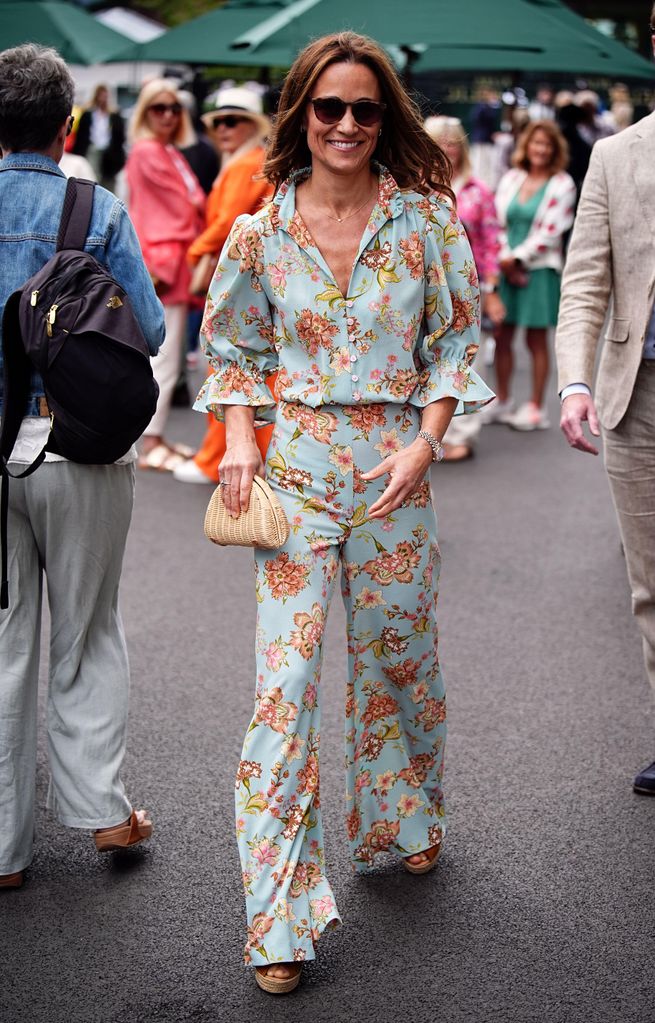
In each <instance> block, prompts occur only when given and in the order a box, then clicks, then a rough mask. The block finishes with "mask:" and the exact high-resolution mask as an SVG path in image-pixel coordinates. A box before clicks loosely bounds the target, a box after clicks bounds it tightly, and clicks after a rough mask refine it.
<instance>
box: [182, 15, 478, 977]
mask: <svg viewBox="0 0 655 1023" xmlns="http://www.w3.org/2000/svg"><path fill="white" fill-rule="evenodd" d="M435 169H436V170H435ZM264 170H265V173H266V174H267V176H268V178H269V180H271V182H272V183H273V184H274V186H275V187H276V189H277V193H276V195H275V197H274V199H273V201H272V202H271V203H270V204H269V205H268V206H266V207H264V209H262V210H261V211H260V212H258V213H256V214H255V215H254V216H246V217H241V218H239V220H238V221H237V222H236V223H235V226H234V229H233V231H232V233H231V235H230V238H229V239H228V241H227V243H226V246H225V249H224V250H223V254H222V256H221V259H220V261H219V265H218V268H217V270H216V274H215V277H214V280H213V282H212V285H211V287H210V292H209V297H208V300H207V307H206V310H205V318H204V323H203V336H204V341H205V346H206V351H207V353H208V355H209V357H210V360H211V364H212V367H213V369H214V371H215V372H214V374H213V375H212V376H211V377H210V378H209V380H208V381H207V383H206V384H205V385H204V387H203V389H202V390H201V392H200V395H199V397H198V400H197V402H196V408H198V409H199V410H201V411H206V410H211V411H214V413H215V414H216V415H218V416H224V417H225V423H226V433H227V452H226V455H225V457H224V459H223V461H222V463H221V480H222V483H223V485H224V498H225V503H226V505H227V507H228V509H229V511H230V512H231V514H233V515H235V516H238V515H239V513H240V511H241V510H242V509H245V508H247V506H248V499H249V494H250V489H251V484H252V478H253V476H254V475H255V474H259V475H265V476H266V478H267V480H268V481H269V483H270V484H271V486H272V487H273V488H274V490H275V491H276V493H277V495H278V497H279V498H280V500H281V502H282V504H283V506H284V508H285V510H286V514H287V517H288V519H289V522H290V524H291V533H290V536H289V540H288V541H287V543H286V544H285V545H284V547H282V548H281V549H280V550H278V551H267V550H257V551H256V552H255V561H256V572H257V582H256V589H257V600H258V605H259V615H258V624H257V641H256V646H257V691H256V702H255V710H254V715H253V718H252V721H251V723H250V726H249V728H248V731H247V734H246V739H245V743H244V749H243V754H242V760H241V763H240V766H239V771H238V776H237V788H236V810H237V832H238V839H239V849H240V853H241V861H242V868H243V881H244V887H245V892H246V903H247V913H248V940H247V944H246V961H247V962H248V963H252V964H253V965H255V966H256V967H257V970H256V979H257V982H258V983H259V985H260V986H261V987H263V988H264V989H265V990H267V991H271V992H273V993H280V992H283V991H289V990H291V989H292V988H294V987H295V986H296V985H297V983H298V980H299V976H300V968H301V963H302V962H303V961H305V960H309V959H313V958H314V956H315V948H316V943H317V941H318V938H319V936H320V935H321V933H322V932H323V931H324V930H325V929H326V928H328V927H332V926H335V925H336V924H338V923H339V913H338V911H337V907H336V905H335V900H334V896H333V894H332V890H331V888H330V884H329V882H328V879H327V877H326V873H325V853H324V843H323V831H322V823H321V803H320V797H319V730H320V698H319V687H320V671H321V644H322V637H323V630H324V625H325V619H326V614H327V608H328V605H329V602H330V598H331V596H332V593H333V591H334V587H335V582H336V578H337V573H338V569H339V567H341V590H342V596H343V600H344V603H345V606H346V613H347V623H348V654H349V684H348V692H347V704H346V750H347V769H346V771H347V798H348V806H347V818H346V827H347V833H348V838H349V841H350V846H351V851H352V858H353V862H354V865H355V867H356V868H357V869H358V870H367V869H369V868H370V867H371V865H372V864H373V861H374V858H375V856H376V855H377V854H378V853H381V852H391V853H395V854H396V855H397V856H399V857H401V858H402V860H403V862H404V864H405V865H406V866H407V868H408V869H410V870H412V871H413V872H421V873H422V872H424V871H426V870H428V869H430V868H431V867H432V866H433V865H434V863H435V862H436V859H437V855H438V853H439V850H440V848H441V842H442V837H443V834H444V830H445V816H444V802H443V795H442V790H441V776H442V766H443V752H444V741H445V717H446V708H445V701H444V688H443V681H442V677H441V672H440V669H439V661H438V656H437V622H436V598H437V579H438V572H439V550H438V546H437V537H436V521H435V516H434V511H433V509H432V505H431V499H430V487H429V482H428V477H427V473H428V469H429V467H430V463H431V461H432V460H433V458H434V457H435V456H436V455H438V453H439V452H440V448H441V445H440V441H441V438H442V436H443V433H444V431H445V429H446V427H447V425H448V422H449V420H450V418H451V416H452V415H453V413H469V412H475V411H477V410H478V409H479V408H481V407H482V406H483V405H484V404H486V402H488V401H489V400H490V399H491V398H492V392H491V391H489V389H488V388H487V387H486V386H485V384H484V383H483V382H482V381H481V380H480V379H479V377H478V376H477V375H476V374H475V373H474V371H473V370H472V369H471V360H472V358H473V355H474V353H475V351H476V348H477V345H478V334H479V330H478V304H479V294H478V281H477V274H476V270H475V264H474V262H473V259H472V256H471V250H470V248H469V244H468V242H467V240H466V235H465V232H464V230H463V228H462V226H461V224H460V222H459V220H458V219H457V216H456V214H455V212H454V210H453V206H452V204H451V205H448V204H447V202H445V201H444V200H443V199H442V198H441V197H440V196H441V195H444V196H447V197H449V198H450V200H452V192H451V190H450V188H449V185H448V179H449V165H448V162H447V160H446V159H445V157H444V155H443V153H442V152H441V150H440V149H439V147H438V146H437V145H436V143H434V142H432V140H431V139H430V138H429V136H428V135H427V134H426V133H425V132H424V131H423V128H422V125H421V121H420V116H419V113H418V110H417V109H416V108H415V107H414V105H413V104H412V103H411V101H410V100H409V99H408V97H407V95H406V93H405V91H404V90H403V87H402V85H401V84H400V82H399V80H398V77H397V75H396V73H395V71H394V69H393V66H392V65H391V63H390V61H389V59H388V58H387V56H386V55H385V54H384V52H383V51H382V50H381V49H380V48H379V47H378V46H377V45H376V44H374V43H373V42H372V41H371V40H369V39H367V38H365V37H363V36H358V35H355V34H354V33H350V32H346V33H342V34H339V35H334V36H328V37H325V38H323V39H319V40H317V41H316V42H314V43H311V44H310V45H309V46H308V47H307V48H306V49H305V50H304V51H303V52H302V53H301V54H300V56H299V57H298V58H297V60H296V63H295V64H294V66H293V67H292V69H291V71H290V72H289V75H288V77H287V79H286V83H285V85H284V88H283V91H282V96H281V100H280V106H279V112H278V117H277V120H276V126H275V130H274V132H273V136H272V139H271V146H270V149H269V154H268V159H267V163H266V165H265V168H264ZM278 367H279V377H278V392H279V395H280V401H279V405H278V406H276V404H275V399H274V397H273V395H272V394H271V393H270V392H269V391H268V390H267V388H266V385H265V378H266V376H267V375H268V374H270V372H271V371H272V370H273V369H275V368H278ZM267 419H268V420H269V421H270V420H274V421H275V429H274V432H273V438H272V442H271V446H270V448H269V451H268V457H267V461H266V465H265V466H264V464H263V462H262V460H261V457H260V454H259V451H258V448H257V445H256V443H255V438H254V427H255V421H256V420H258V421H266V420H267Z"/></svg>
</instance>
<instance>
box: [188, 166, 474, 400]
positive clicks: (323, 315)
mask: <svg viewBox="0 0 655 1023" xmlns="http://www.w3.org/2000/svg"><path fill="white" fill-rule="evenodd" d="M309 173H310V172H309V171H308V170H306V171H303V172H299V174H296V175H294V176H293V177H292V178H291V179H289V180H288V181H287V182H285V183H284V184H283V185H282V186H281V188H280V190H279V191H278V193H277V195H276V196H275V198H274V199H273V201H272V202H270V203H269V204H268V205H267V206H265V207H264V208H263V209H262V210H260V211H258V212H257V213H256V214H254V215H253V216H242V217H239V218H238V219H237V220H236V221H235V224H234V227H233V229H232V232H231V234H230V237H229V238H228V240H227V242H226V244H225V247H224V249H223V252H222V254H221V258H220V260H219V264H218V266H217V268H216V273H215V275H214V279H213V281H212V283H211V286H210V289H209V295H208V297H207V304H206V307H205V315H204V320H203V325H202V336H203V346H204V348H205V351H206V353H207V355H208V357H209V359H210V362H211V365H212V368H213V370H214V373H212V375H211V376H210V377H209V379H208V380H207V381H206V382H205V384H204V385H203V387H202V389H201V391H200V394H199V395H198V398H197V400H196V403H195V405H194V408H196V409H197V410H199V411H203V412H204V411H212V412H214V414H215V415H216V416H217V417H218V418H220V417H221V415H222V408H221V406H223V405H249V406H254V407H256V408H257V415H258V418H260V419H264V420H266V419H268V420H271V419H274V417H275V398H274V396H273V394H272V393H271V392H270V390H269V389H268V387H267V386H266V382H265V378H266V376H268V375H269V374H270V373H271V372H272V371H274V370H275V369H277V368H278V367H279V376H278V382H277V390H278V392H279V394H280V396H281V397H282V398H283V399H284V401H287V402H300V403H303V404H305V405H308V406H310V407H312V408H316V407H318V406H320V405H324V404H329V403H338V404H343V405H353V404H357V403H358V402H361V403H367V402H395V403H404V402H410V403H411V404H413V405H418V406H423V405H426V404H428V403H430V402H433V401H436V400H438V399H439V398H443V397H448V396H451V397H456V398H459V399H461V400H460V402H459V404H458V406H457V411H458V412H460V413H461V412H476V411H477V410H478V409H479V408H481V407H482V406H483V405H485V404H486V403H487V402H488V401H490V400H491V399H492V397H493V392H492V391H490V390H489V388H488V387H487V386H486V385H485V384H484V383H483V381H482V380H481V379H480V377H479V376H478V375H477V373H476V372H475V371H474V370H473V369H472V367H471V362H472V360H473V357H474V355H475V352H476V351H477V348H478V343H479V291H478V277H477V273H476V269H475V263H474V262H473V256H472V253H471V249H470V246H469V243H468V240H467V238H466V233H465V231H464V229H463V227H462V225H461V223H460V221H459V220H458V218H457V215H456V213H455V212H454V211H452V210H451V209H450V208H449V207H448V205H447V204H446V203H445V202H442V201H441V200H440V199H438V198H436V197H435V196H433V195H431V196H427V197H426V196H422V195H419V194H417V193H416V192H412V191H401V190H400V189H399V188H398V185H397V184H396V182H395V181H394V179H393V178H392V177H391V175H390V174H389V173H388V172H387V171H386V170H385V169H384V168H380V184H379V192H378V201H377V203H376V205H375V206H374V208H373V211H372V213H371V217H370V219H369V221H368V224H367V225H366V227H365V229H364V234H363V236H362V240H361V242H360V245H359V251H358V255H357V258H356V260H355V263H354V265H353V270H352V275H351V279H350V286H349V288H348V294H347V295H346V296H343V295H342V294H341V292H340V291H339V288H338V287H337V284H336V282H335V280H334V277H333V275H332V273H331V272H330V269H329V268H328V266H327V265H326V263H325V260H324V259H323V257H322V255H321V253H320V252H319V250H318V248H317V247H316V245H315V243H314V241H313V239H312V237H311V235H310V233H309V231H308V230H307V227H306V225H305V224H304V222H303V220H302V218H301V217H300V214H299V213H298V212H297V210H296V208H295V183H296V181H297V180H298V179H299V177H300V175H307V174H309Z"/></svg>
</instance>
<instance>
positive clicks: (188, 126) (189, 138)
mask: <svg viewBox="0 0 655 1023" xmlns="http://www.w3.org/2000/svg"><path fill="white" fill-rule="evenodd" d="M194 113H195V101H194V98H193V96H191V94H190V93H188V92H185V91H184V90H182V89H181V88H180V87H179V86H178V85H177V84H176V83H175V82H173V81H170V80H163V79H159V80H154V81H149V82H147V83H146V85H145V86H144V87H143V90H142V92H141V94H140V96H139V98H138V100H137V103H136V106H135V108H134V110H133V112H132V114H131V117H130V123H129V129H128V138H129V142H130V150H129V158H128V159H127V165H126V167H125V172H124V179H125V180H124V184H123V185H122V186H121V187H119V189H118V191H119V192H121V193H122V194H124V195H125V198H126V200H127V202H128V208H129V210H130V214H131V216H132V220H133V222H134V224H135V226H136V229H137V234H138V236H139V240H140V242H141V246H142V249H143V252H144V258H145V260H146V265H147V266H148V269H149V270H150V272H151V275H152V276H153V279H154V280H155V287H156V290H157V293H158V294H159V296H160V298H161V300H162V303H163V305H164V307H165V310H166V324H167V345H166V348H165V349H162V352H161V354H160V355H159V356H158V357H157V359H156V360H155V361H154V363H153V365H154V368H155V375H156V378H157V381H158V383H159V387H160V402H159V406H158V408H157V413H156V415H155V417H154V419H153V422H152V423H151V425H150V427H149V428H148V431H147V432H146V434H145V436H144V440H143V443H142V450H141V456H140V459H139V462H138V465H139V467H140V468H147V469H155V470H158V471H163V472H170V473H172V475H173V478H174V479H176V480H178V481H179V482H182V483H201V484H212V483H213V484H216V483H217V482H218V481H219V465H220V462H221V460H222V458H223V456H224V454H225V428H224V426H223V424H222V423H220V422H218V421H217V420H216V418H215V416H213V415H211V414H210V415H208V422H207V433H206V435H205V437H204V439H203V441H202V443H201V446H200V448H199V449H198V450H197V451H195V452H194V451H192V450H191V449H190V448H189V447H188V446H187V445H184V444H180V443H177V442H169V441H168V440H166V439H165V438H164V434H163V431H164V426H165V423H166V419H167V415H168V411H169V409H170V407H171V402H172V400H173V398H174V395H175V394H176V387H177V386H178V384H180V382H182V384H184V376H185V373H184V361H185V356H186V357H187V359H188V364H189V366H191V367H195V366H196V365H197V355H196V354H195V347H196V341H197V330H198V327H199V321H200V312H201V309H202V306H203V305H204V300H205V296H206V294H207V291H208V288H209V283H210V280H211V276H212V274H213V271H214V269H215V266H216V264H217V262H218V256H219V254H220V252H221V249H222V247H223V245H224V243H225V241H226V240H227V237H228V234H229V231H230V228H231V226H232V224H233V223H234V221H235V219H236V218H237V217H238V216H240V215H243V214H250V215H252V214H254V213H255V212H256V211H257V209H259V208H260V206H262V205H263V204H264V203H265V202H266V201H268V200H270V199H271V198H272V193H271V187H270V184H269V182H268V181H267V180H266V179H265V177H264V176H263V175H262V168H263V165H264V158H265V147H266V144H267V140H268V137H269V135H270V130H271V121H270V119H269V117H268V116H267V115H266V114H265V113H264V111H263V105H262V94H261V91H260V90H259V89H258V88H251V87H249V86H239V87H231V86H228V87H226V88H223V89H219V90H218V92H217V97H216V104H215V106H214V107H213V108H210V109H209V110H207V111H206V112H204V113H202V114H201V116H200V118H199V119H198V118H195V120H196V127H197V129H199V130H197V131H196V133H195V135H194V128H193V126H192V123H191V116H190V115H191V114H194ZM632 115H633V107H632V104H631V102H630V94H629V91H628V90H627V88H626V86H625V85H622V84H620V83H619V84H617V85H615V86H614V87H613V88H612V89H611V90H610V94H609V106H608V108H607V109H603V108H602V105H601V101H600V97H599V96H598V95H597V94H596V93H594V92H592V91H591V90H588V89H585V90H580V91H578V92H577V93H573V92H569V91H560V92H558V93H555V92H554V90H553V89H552V88H551V87H550V86H549V85H546V84H541V85H539V86H537V88H536V92H535V96H534V98H533V99H532V100H531V101H530V100H529V98H528V95H527V93H526V92H525V91H524V90H522V89H517V90H514V91H512V92H508V93H506V94H504V95H503V96H502V98H500V97H498V95H497V94H496V93H494V92H493V91H492V90H489V89H483V90H481V94H480V101H479V102H478V103H477V104H475V105H474V106H473V108H472V110H471V112H470V115H469V120H470V124H469V125H468V126H467V125H465V124H464V122H463V121H462V120H461V119H460V118H457V117H451V116H446V115H444V114H432V115H429V116H428V117H427V118H426V119H425V121H424V128H425V130H426V131H427V132H428V134H429V135H430V136H431V137H432V138H433V139H434V140H435V141H436V142H437V144H438V145H439V146H440V147H441V148H442V149H443V151H444V152H445V153H446V154H447V156H448V158H449V159H450V161H451V164H452V169H453V188H454V191H455V194H456V199H457V210H458V214H459V216H460V218H461V220H462V222H463V223H464V226H465V228H466V231H467V235H468V238H469V241H470V244H471V247H472V249H473V254H474V257H475V262H476V266H477V269H478V274H479V276H480V285H481V293H482V315H483V328H484V332H485V336H486V338H487V347H488V350H489V352H490V353H493V355H492V357H493V362H494V370H495V390H496V394H497V399H498V400H497V401H496V402H494V404H493V405H492V406H490V407H489V408H488V409H487V410H486V411H485V412H484V413H483V414H482V415H480V416H476V417H471V418H464V417H462V418H459V417H457V418H455V419H454V420H453V422H452V424H451V426H450V427H449V430H448V432H447V435H446V438H445V441H444V459H445V460H446V461H462V460H465V459H468V458H471V457H472V455H473V454H474V451H475V446H476V440H477V438H478V436H479V434H480V430H481V428H482V426H483V424H484V423H501V424H504V425H507V426H510V427H512V428H513V429H515V430H521V431H531V430H539V429H547V428H548V427H549V426H550V422H549V418H548V412H547V409H546V401H545V399H546V386H547V381H548V379H549V373H550V357H549V340H548V339H549V332H551V331H552V329H553V328H554V327H555V325H556V323H557V316H558V309H559V292H560V278H561V274H562V268H563V264H564V253H565V245H566V241H567V238H568V235H569V232H570V229H571V226H572V224H573V217H574V213H575V207H576V205H577V199H578V196H579V193H580V188H581V186H582V182H583V180H584V176H585V174H586V170H587V167H588V165H589V159H590V156H591V150H592V146H593V144H594V142H596V141H597V140H598V139H600V138H606V137H609V136H610V135H612V134H614V133H616V132H618V131H620V130H621V129H622V128H625V127H626V126H627V125H629V124H630V122H631V119H632ZM119 125H122V119H121V116H120V114H119V113H118V112H117V111H116V110H113V109H111V108H110V106H109V93H108V90H107V88H106V86H104V85H98V86H97V87H96V89H95V90H94V93H93V95H92V97H91V100H90V103H89V106H88V107H87V108H86V109H84V110H82V111H80V115H79V118H78V121H77V124H76V127H75V131H74V133H73V135H72V138H71V139H70V140H69V142H68V144H67V152H66V153H65V154H64V157H63V161H62V166H63V168H64V170H65V171H66V172H67V173H76V174H78V176H85V175H84V167H80V165H79V163H78V164H73V163H72V162H71V163H69V161H72V160H73V159H78V160H79V158H81V157H88V159H89V161H90V163H91V166H90V167H89V166H88V165H87V171H89V170H90V171H91V173H92V176H93V177H95V178H96V180H98V181H99V182H100V183H102V184H103V185H105V186H106V187H108V188H109V189H110V190H115V189H116V175H117V173H118V172H119V171H120V170H121V168H122V167H123V165H124V164H125V133H124V131H123V129H122V127H119ZM208 148H212V149H213V151H214V153H215V158H216V164H215V165H213V166H212V164H211V162H210V163H209V166H208V165H207V161H208V159H209V154H208ZM73 154H75V157H73ZM148 156H149V157H150V159H148ZM219 168H220V173H219ZM212 170H213V171H214V173H213V175H212ZM208 173H209V176H208ZM194 176H195V177H196V179H197V181H196V182H194V180H193V178H194ZM202 193H206V194H207V197H206V201H203V194H202ZM182 220H183V221H184V223H181V221H182ZM153 232H154V235H153ZM155 248H156V249H157V252H155ZM162 257H163V258H164V259H165V260H166V263H167V265H166V267H165V268H164V267H162V262H161V260H162ZM172 281H174V284H175V286H174V287H172V286H171V282H172ZM517 328H523V331H524V335H525V342H526V345H527V348H528V350H529V353H530V359H531V366H532V385H531V392H530V394H529V395H526V396H525V398H524V400H522V401H520V402H516V401H515V399H514V397H513V395H512V393H511V379H512V369H513V364H514V354H513V344H514V339H515V334H516V330H517ZM274 380H275V377H273V379H272V380H271V381H269V383H270V384H272V385H274ZM182 393H183V396H184V393H185V390H184V387H183V390H182ZM183 400H184V397H183ZM271 429H272V427H271V426H270V425H269V426H266V427H264V428H263V429H261V430H259V431H257V435H256V436H257V440H258V443H259V445H260V449H261V451H262V454H263V453H264V452H265V451H266V449H267V447H268V444H269V443H270V436H271Z"/></svg>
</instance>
